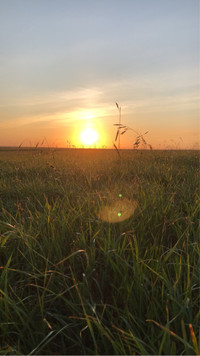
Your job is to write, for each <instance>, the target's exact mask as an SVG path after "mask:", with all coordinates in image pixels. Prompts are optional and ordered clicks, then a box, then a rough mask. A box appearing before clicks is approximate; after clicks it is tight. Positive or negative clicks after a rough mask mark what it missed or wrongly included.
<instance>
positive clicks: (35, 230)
mask: <svg viewBox="0 0 200 356" xmlns="http://www.w3.org/2000/svg"><path fill="white" fill-rule="evenodd" d="M198 170H199V152H197V151H196V152H195V151H191V152H189V151H185V152H184V151H182V152H181V151H174V152H169V151H168V152H161V151H160V152H159V151H157V152H154V151H152V152H149V151H146V152H132V151H127V152H125V151H124V152H122V158H121V160H119V159H118V157H117V154H116V152H114V151H106V150H102V151H99V150H93V151H92V150H66V151H60V152H59V151H51V150H43V151H41V150H39V149H38V150H35V151H20V150H19V151H13V152H8V151H7V152H6V151H1V152H0V233H1V234H0V243H1V247H0V266H1V267H0V268H1V270H0V272H1V273H0V310H1V313H0V343H1V345H0V349H1V352H0V353H1V354H195V353H196V354H198V352H199V351H198V350H199V345H198V339H199V329H198V325H199V317H200V313H199V296H200V290H199V262H200V259H199V230H198V229H199V180H198ZM119 194H122V195H123V197H125V198H128V199H132V200H133V201H137V208H136V210H135V213H134V215H132V216H131V217H130V218H129V219H128V220H125V221H123V222H121V223H118V224H112V223H106V222H103V221H101V220H99V219H98V213H99V211H100V209H101V208H102V207H103V206H104V205H105V204H109V203H111V200H112V199H111V198H112V196H113V199H117V198H116V197H118V196H119ZM108 197H109V199H108Z"/></svg>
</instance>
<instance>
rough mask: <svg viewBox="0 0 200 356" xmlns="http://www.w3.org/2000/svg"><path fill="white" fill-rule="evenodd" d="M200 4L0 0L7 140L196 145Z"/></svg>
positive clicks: (2, 135)
mask: <svg viewBox="0 0 200 356" xmlns="http://www.w3.org/2000/svg"><path fill="white" fill-rule="evenodd" d="M199 4H200V2H199V0H56V1H55V0H0V146H18V145H20V144H22V146H34V145H36V144H37V143H38V142H39V143H42V141H43V140H44V143H43V145H45V146H47V145H49V146H58V147H68V146H71V145H75V146H76V147H81V146H82V145H83V144H84V143H83V141H82V139H81V137H82V136H83V131H84V130H86V129H88V128H90V129H93V130H95V131H96V132H97V134H98V140H97V142H96V147H105V146H106V147H108V148H111V147H112V145H113V141H114V138H115V127H114V126H113V124H114V123H116V122H118V110H117V107H116V105H115V102H117V103H119V105H120V106H121V108H122V123H124V125H127V126H130V127H131V128H133V129H134V130H136V131H137V132H139V133H143V132H145V131H149V133H148V134H147V135H146V139H147V141H148V142H149V143H150V144H151V145H152V146H153V148H197V147H198V141H199V138H200V136H199V132H200V127H199V123H198V122H199V106H198V100H199V89H200V85H199V80H200V76H199V33H200V32H199ZM81 135H82V136H81ZM134 139H135V134H134V132H133V131H130V132H128V133H125V135H123V137H122V140H121V147H123V148H132V146H133V142H134Z"/></svg>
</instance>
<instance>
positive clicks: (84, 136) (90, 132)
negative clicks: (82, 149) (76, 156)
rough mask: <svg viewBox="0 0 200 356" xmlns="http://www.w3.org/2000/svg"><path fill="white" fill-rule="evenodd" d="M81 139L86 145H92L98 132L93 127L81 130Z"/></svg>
mask: <svg viewBox="0 0 200 356" xmlns="http://www.w3.org/2000/svg"><path fill="white" fill-rule="evenodd" d="M81 141H82V143H83V144H84V145H87V146H91V145H94V144H95V143H97V141H98V134H97V132H96V131H95V130H94V129H92V128H87V129H85V130H84V131H83V132H81Z"/></svg>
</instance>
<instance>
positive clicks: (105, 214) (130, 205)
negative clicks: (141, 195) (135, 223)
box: [98, 194, 137, 223]
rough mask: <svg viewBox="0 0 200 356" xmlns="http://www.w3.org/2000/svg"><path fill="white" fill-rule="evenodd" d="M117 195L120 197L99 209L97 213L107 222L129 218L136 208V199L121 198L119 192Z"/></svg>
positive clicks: (116, 221)
mask: <svg viewBox="0 0 200 356" xmlns="http://www.w3.org/2000/svg"><path fill="white" fill-rule="evenodd" d="M119 196H120V199H118V200H114V201H111V202H110V203H109V204H106V205H105V206H103V207H102V208H101V209H100V211H99V213H98V218H99V219H100V220H102V221H106V222H109V223H119V222H121V221H124V220H127V219H129V218H130V216H131V215H133V214H134V212H135V209H136V208H137V201H136V200H129V199H126V198H122V195H121V194H119Z"/></svg>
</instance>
